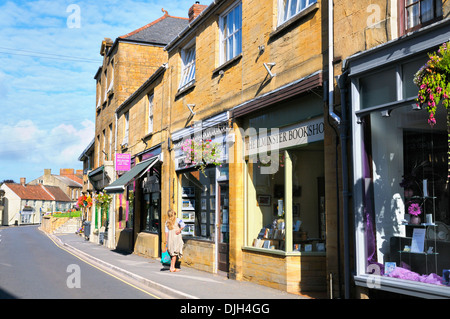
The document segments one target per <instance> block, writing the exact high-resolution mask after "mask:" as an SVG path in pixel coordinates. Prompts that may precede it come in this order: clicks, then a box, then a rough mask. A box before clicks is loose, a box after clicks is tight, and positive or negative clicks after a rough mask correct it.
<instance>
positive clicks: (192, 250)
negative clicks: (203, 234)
mask: <svg viewBox="0 0 450 319" xmlns="http://www.w3.org/2000/svg"><path fill="white" fill-rule="evenodd" d="M215 249H216V245H214V243H212V242H207V241H201V240H193V239H186V238H184V248H183V258H181V259H180V261H181V265H186V266H188V267H192V268H195V269H199V270H203V271H207V272H214V269H215V263H214V254H215Z"/></svg>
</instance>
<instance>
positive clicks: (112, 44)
mask: <svg viewBox="0 0 450 319" xmlns="http://www.w3.org/2000/svg"><path fill="white" fill-rule="evenodd" d="M163 12H164V15H163V16H162V17H161V18H159V19H157V20H155V21H153V22H151V23H149V24H147V25H145V26H143V27H141V28H139V29H137V30H134V31H132V32H130V33H128V34H126V35H123V36H120V37H118V38H116V39H115V40H114V41H112V40H111V39H109V38H105V39H104V40H103V41H102V43H101V47H100V55H102V57H103V64H102V66H101V67H99V69H98V71H97V73H96V74H95V76H94V78H95V80H96V86H97V94H96V112H95V137H94V143H93V145H92V149H93V151H92V154H89V156H81V157H80V158H81V159H82V160H88V159H92V163H90V169H91V170H90V171H89V172H88V173H87V175H88V180H89V183H90V184H91V185H92V189H93V190H92V192H93V193H99V192H101V191H102V190H103V189H104V187H105V186H107V185H109V184H110V183H111V182H113V181H115V180H116V178H117V177H118V176H117V175H116V171H115V168H114V160H115V154H116V152H118V153H122V152H126V150H127V149H128V150H132V149H133V147H134V145H132V144H131V142H130V139H129V136H128V135H127V134H125V130H128V129H130V128H131V130H134V128H133V127H132V126H131V127H130V126H128V127H127V128H121V129H123V131H122V132H121V133H122V134H120V140H119V139H116V137H117V135H118V131H117V130H118V124H117V121H118V119H117V118H116V113H115V111H116V109H117V108H118V107H119V106H120V105H122V104H123V103H124V102H125V101H126V100H127V99H128V98H129V97H130V96H131V95H132V94H133V93H134V92H136V90H137V89H138V88H139V87H140V86H141V85H142V84H143V83H144V82H145V81H146V80H147V79H148V78H149V77H150V76H151V75H152V74H153V73H154V72H155V71H156V70H157V69H158V68H159V67H160V66H161V65H162V64H163V63H165V62H167V53H166V52H164V46H165V45H166V44H167V43H168V42H169V41H170V40H171V39H172V38H174V37H175V36H176V35H177V34H178V33H179V31H180V30H181V29H183V28H184V27H185V26H186V24H187V19H186V18H178V17H173V16H171V15H169V14H168V12H167V11H165V10H163ZM134 120H135V118H129V119H127V121H134ZM127 132H128V131H127ZM138 141H140V140H138ZM90 150H91V147H89V148H88V149H87V151H90ZM92 214H93V215H94V216H93V217H92V218H91V219H92V220H93V221H96V220H99V219H101V220H100V221H99V222H98V223H95V225H99V227H100V228H102V227H103V228H102V230H103V233H104V234H103V235H105V238H106V239H107V238H114V237H115V236H114V231H115V230H114V227H109V228H108V227H107V223H106V221H107V220H108V218H109V217H105V216H108V215H107V214H106V215H104V218H101V217H100V216H99V212H97V210H96V209H95V207H94V208H93V209H92ZM113 217H114V216H113ZM111 224H114V222H112V223H111ZM95 234H98V231H96V232H95ZM99 236H100V235H99ZM91 240H93V241H96V240H98V237H97V236H92V237H91ZM105 243H106V244H107V245H108V246H110V247H113V246H114V245H115V242H114V240H111V241H108V240H106V241H105Z"/></svg>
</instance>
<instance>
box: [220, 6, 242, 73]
mask: <svg viewBox="0 0 450 319" xmlns="http://www.w3.org/2000/svg"><path fill="white" fill-rule="evenodd" d="M219 23H220V33H221V43H220V49H221V50H220V52H221V58H220V62H221V64H222V63H225V62H227V61H228V60H231V59H232V58H234V57H236V56H238V55H239V54H241V52H242V3H241V2H239V3H237V4H235V5H234V6H232V7H231V8H230V9H229V10H228V11H226V12H225V13H224V14H223V15H221V16H220V20H219Z"/></svg>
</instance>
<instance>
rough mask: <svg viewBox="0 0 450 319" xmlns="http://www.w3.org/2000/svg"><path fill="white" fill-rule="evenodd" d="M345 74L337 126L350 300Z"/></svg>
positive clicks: (347, 289)
mask: <svg viewBox="0 0 450 319" xmlns="http://www.w3.org/2000/svg"><path fill="white" fill-rule="evenodd" d="M347 73H348V71H344V72H343V73H342V75H340V76H339V77H338V86H339V89H340V93H341V109H342V111H341V116H342V122H341V125H340V126H339V131H340V139H341V160H342V200H343V203H342V206H343V207H342V213H343V231H344V282H345V284H344V288H345V299H349V298H350V275H351V274H350V238H349V236H350V235H349V216H348V215H349V197H350V193H349V190H348V174H349V173H348V172H349V165H348V156H347V141H348V134H347V131H348V117H347V85H346V81H347Z"/></svg>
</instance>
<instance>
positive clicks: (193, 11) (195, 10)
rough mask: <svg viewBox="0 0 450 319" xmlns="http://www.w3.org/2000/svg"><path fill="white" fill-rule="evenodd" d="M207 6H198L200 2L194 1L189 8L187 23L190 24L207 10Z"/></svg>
mask: <svg viewBox="0 0 450 319" xmlns="http://www.w3.org/2000/svg"><path fill="white" fill-rule="evenodd" d="M207 7H208V6H207V5H204V4H200V1H195V3H194V4H193V5H192V7H190V8H189V12H188V16H189V23H191V22H192V21H193V20H194V19H195V18H197V17H198V15H199V14H200V13H201V12H202V11H203V10H205V9H206V8H207Z"/></svg>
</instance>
